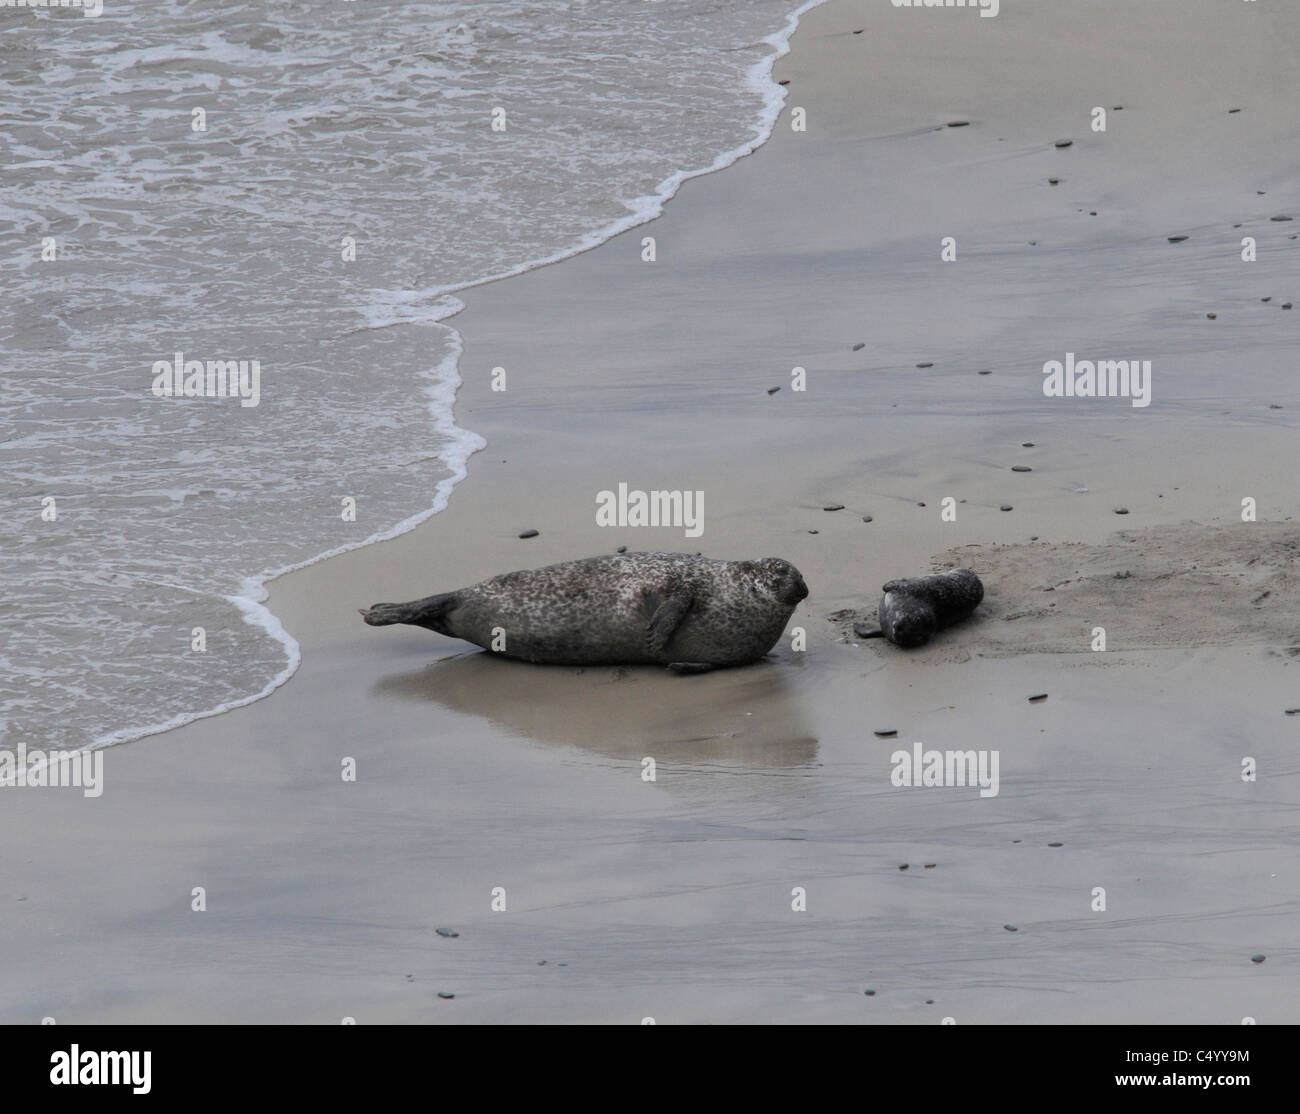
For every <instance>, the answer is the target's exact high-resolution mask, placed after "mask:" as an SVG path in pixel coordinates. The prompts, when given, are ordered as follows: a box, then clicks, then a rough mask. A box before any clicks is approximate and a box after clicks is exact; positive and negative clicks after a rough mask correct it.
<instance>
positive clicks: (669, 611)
mask: <svg viewBox="0 0 1300 1114" xmlns="http://www.w3.org/2000/svg"><path fill="white" fill-rule="evenodd" d="M694 602H695V597H694V596H692V595H691V594H690V592H688V591H687V590H686V589H684V588H682V589H678V590H677V591H675V592H673V594H672V595H671V596H669V597H668V598H667V599H666V600H664V602H663V603H661V604H660V605H659V606H658V607H657V608H655V613H654V614H653V615H651V616H650V623H649V626H648V627H647V628H646V637H645V642H646V649H647V650H649V651H650V654H651V655H652V656H653V657H656V658H657V657H659V655H660V654H662V653H663V652H664V651H665V650H666V649H668V643H669V642H670V641H671V640H672V637H673V635H674V634H676V633H677V628H678V627H680V626H681V625H682V620H683V619H685V618H686V613H687V612H688V611H690V609H691V604H693V603H694Z"/></svg>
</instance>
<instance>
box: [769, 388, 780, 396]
mask: <svg viewBox="0 0 1300 1114" xmlns="http://www.w3.org/2000/svg"><path fill="white" fill-rule="evenodd" d="M780 389H781V388H780V387H768V389H767V393H768V394H770V395H774V394H776V392H777V391H779V390H780Z"/></svg>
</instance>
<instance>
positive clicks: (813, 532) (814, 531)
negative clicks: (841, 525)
mask: <svg viewBox="0 0 1300 1114" xmlns="http://www.w3.org/2000/svg"><path fill="white" fill-rule="evenodd" d="M808 533H810V534H820V533H821V531H820V530H809V531H808Z"/></svg>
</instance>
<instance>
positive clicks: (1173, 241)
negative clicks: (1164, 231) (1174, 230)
mask: <svg viewBox="0 0 1300 1114" xmlns="http://www.w3.org/2000/svg"><path fill="white" fill-rule="evenodd" d="M1166 239H1168V241H1169V242H1170V243H1171V244H1181V243H1182V242H1183V241H1184V240H1186V239H1187V237H1186V236H1169V237H1166Z"/></svg>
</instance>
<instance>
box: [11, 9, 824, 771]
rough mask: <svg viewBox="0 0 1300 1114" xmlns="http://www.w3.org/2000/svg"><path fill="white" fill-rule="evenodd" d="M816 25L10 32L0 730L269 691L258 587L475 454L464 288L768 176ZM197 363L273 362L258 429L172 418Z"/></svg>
mask: <svg viewBox="0 0 1300 1114" xmlns="http://www.w3.org/2000/svg"><path fill="white" fill-rule="evenodd" d="M819 2H821V0H812V2H810V3H805V4H803V5H802V6H800V7H799V8H798V10H797V11H795V12H794V13H791V14H787V5H788V4H789V0H732V2H726V0H724V2H721V3H717V4H711V5H709V6H707V10H703V9H701V8H700V6H699V5H695V4H693V3H691V2H689V0H666V2H665V3H662V4H655V5H647V4H643V3H641V2H640V0H556V2H555V3H553V4H549V5H542V6H539V5H533V4H527V3H524V2H523V0H520V2H519V3H517V4H510V3H501V4H493V5H491V6H490V7H486V6H484V5H481V4H476V3H473V2H471V0H448V2H445V3H440V4H433V5H428V6H420V7H419V8H413V9H412V10H411V13H410V14H409V15H404V16H403V18H402V19H401V20H400V21H399V20H393V19H392V18H391V12H389V11H388V10H386V9H382V8H375V7H366V6H363V5H337V6H332V7H329V8H321V7H320V6H319V5H315V4H311V3H307V2H306V0H301V2H298V3H287V4H284V5H278V6H276V7H275V8H274V9H266V8H264V7H263V6H261V5H256V4H252V3H247V4H232V5H223V6H222V7H221V8H220V9H212V8H205V7H202V6H198V5H191V6H190V7H189V8H188V9H184V10H169V14H168V18H167V19H166V20H157V19H154V18H152V15H153V14H154V9H153V7H152V6H150V5H146V4H144V3H136V2H134V0H119V2H117V3H115V4H114V5H112V6H110V7H106V9H105V15H104V17H103V18H102V19H100V20H95V21H87V25H86V26H79V27H78V28H77V31H78V33H77V35H76V36H59V37H51V36H49V35H48V34H45V30H44V29H42V28H41V27H40V26H38V25H37V24H36V23H32V22H21V21H6V34H5V36H3V37H0V81H3V82H4V83H5V84H6V86H7V87H9V88H11V91H12V92H13V96H12V97H11V99H10V101H9V102H8V103H7V105H6V106H5V107H4V109H2V110H0V114H2V115H3V117H4V126H5V131H6V138H7V140H8V149H9V151H10V156H11V157H10V160H9V161H8V162H7V165H6V174H5V176H4V178H3V180H0V260H3V261H5V263H6V265H9V266H10V267H11V271H10V273H11V274H12V275H14V276H15V281H14V282H12V283H11V284H10V286H9V288H8V289H7V291H6V301H5V303H4V306H3V308H2V309H0V345H3V348H4V351H5V353H6V361H5V366H4V368H3V371H2V372H0V375H2V376H3V396H2V397H0V406H2V407H3V410H4V416H5V418H6V419H7V422H6V428H7V429H8V430H9V431H10V432H11V436H10V437H9V438H8V439H7V440H6V441H5V442H3V443H0V454H2V455H3V458H4V461H3V463H4V469H3V471H2V472H0V475H2V476H3V479H0V497H2V498H3V501H4V505H5V506H6V508H7V510H8V511H9V512H10V513H8V514H7V515H6V516H5V523H6V525H5V526H4V527H3V529H4V530H5V532H6V535H7V536H6V538H5V542H4V545H5V552H6V565H5V568H4V570H3V572H2V573H0V576H3V578H4V585H3V587H4V591H3V593H2V594H0V620H5V621H0V630H4V631H7V632H8V634H7V638H6V640H5V641H4V642H0V670H3V673H2V674H0V727H4V726H7V727H8V729H9V733H10V735H12V736H14V737H15V740H16V739H19V738H32V739H36V740H38V741H39V742H40V743H41V745H43V746H45V747H63V748H68V747H86V746H92V747H97V746H105V745H109V744H112V743H116V742H122V741H125V740H127V739H132V738H138V737H140V736H142V735H146V734H151V733H154V732H157V731H161V730H166V729H168V728H171V727H175V726H179V725H181V724H183V723H187V722H190V721H192V720H195V719H198V718H202V717H205V716H211V715H216V714H218V713H220V712H222V711H226V710H229V709H231V708H234V707H238V706H240V705H243V704H247V703H250V702H252V701H254V700H257V699H259V698H260V697H262V696H264V695H266V694H267V693H269V692H271V691H273V690H274V689H275V688H276V687H278V686H279V685H280V684H282V683H284V681H286V680H287V679H288V678H289V677H290V676H291V675H292V674H293V672H294V671H295V670H296V669H297V666H298V664H299V660H300V655H299V650H298V646H297V643H296V641H295V640H294V638H293V637H292V635H291V634H290V633H289V632H288V631H286V630H285V629H284V628H283V626H282V625H281V624H280V622H279V620H278V619H277V618H276V617H275V615H274V614H273V613H272V612H271V611H270V610H268V609H267V607H266V606H265V602H264V601H265V600H266V598H267V590H266V585H267V583H268V582H269V581H270V580H271V579H273V578H274V577H276V576H278V575H281V574H282V573H284V572H286V571H289V570H291V569H295V568H301V567H303V566H305V565H308V564H312V563H314V562H316V561H319V560H323V559H325V558H326V557H329V556H333V555H335V554H338V553H342V552H345V551H347V550H349V549H354V548H356V547H358V546H361V545H368V544H371V543H373V542H376V541H380V540H384V539H386V538H391V537H395V536H397V535H398V534H401V533H403V532H405V531H407V530H409V529H411V528H413V527H414V526H415V525H417V524H418V523H419V522H422V521H424V520H425V519H427V518H428V517H430V516H431V515H433V514H436V513H438V511H440V510H441V509H443V507H445V506H446V504H447V501H448V500H449V498H450V496H451V492H452V489H453V488H454V486H455V485H456V483H457V482H459V480H460V479H462V478H463V477H464V476H465V474H466V470H467V466H468V460H469V457H470V456H471V455H472V454H473V453H474V452H476V451H477V450H478V449H480V448H482V447H483V441H482V439H481V438H480V437H478V436H477V435H476V434H474V433H472V432H470V431H467V430H463V429H460V428H459V427H458V426H457V425H456V423H455V420H454V415H453V403H454V399H455V393H456V389H457V387H458V386H459V383H460V378H459V372H458V367H457V360H458V357H459V355H460V351H461V345H460V337H459V334H458V333H457V332H456V330H455V329H454V328H453V327H452V326H451V325H450V324H448V323H447V319H448V318H450V317H452V316H453V315H454V314H455V313H456V312H457V311H458V310H459V309H460V308H461V303H460V302H459V301H458V300H457V299H456V298H454V297H453V296H452V295H453V294H454V292H456V291H460V290H464V289H465V288H467V287H469V286H473V285H476V284H478V283H481V282H484V281H490V280H494V279H498V278H503V277H507V276H509V275H514V274H519V273H522V272H523V271H526V270H529V269H532V268H535V267H538V266H541V265H543V264H546V263H549V262H554V261H558V260H560V259H564V258H567V257H569V256H572V255H575V254H577V253H579V252H582V251H585V250H588V249H589V248H592V247H594V246H596V245H598V244H600V243H602V242H604V241H605V240H607V239H609V238H610V237H611V236H614V235H617V234H618V233H620V232H623V231H626V230H627V229H629V228H632V227H634V226H636V225H638V224H640V223H643V222H645V221H647V220H650V219H652V218H653V217H654V216H656V215H658V214H659V213H660V212H661V211H662V208H663V205H664V204H665V202H667V201H668V200H669V199H670V198H671V197H672V196H673V195H674V194H675V193H676V192H677V190H678V189H679V188H680V186H681V184H682V183H683V182H685V181H687V180H688V179H690V178H692V177H696V176H698V175H700V174H705V173H709V172H711V171H714V170H718V169H721V168H723V167H725V166H728V165H730V164H731V163H732V162H734V161H736V159H738V158H740V157H742V156H743V155H745V154H747V153H749V152H750V151H752V150H754V149H755V148H756V147H757V146H758V145H759V144H761V143H762V142H763V141H764V140H765V139H766V138H767V137H768V136H769V135H770V134H771V130H772V127H773V126H774V123H775V121H776V119H777V115H778V113H779V112H780V109H781V106H782V104H783V102H784V99H785V91H784V89H782V88H781V87H779V86H777V85H775V84H774V83H773V82H772V81H771V80H770V73H771V67H772V64H773V63H774V61H775V60H776V58H777V57H779V56H780V55H781V54H784V53H785V52H786V51H787V50H788V43H789V38H790V35H791V33H792V32H793V30H794V28H795V27H796V25H797V23H798V17H799V15H801V14H802V13H803V12H804V11H807V10H808V9H809V8H812V7H814V6H816V4H817V3H819ZM542 9H545V10H542ZM782 20H784V24H783V26H781V27H780V29H779V30H778V31H776V32H772V33H768V31H769V29H770V28H771V27H772V26H773V25H775V24H778V23H781V22H782ZM128 27H129V28H130V31H131V34H130V35H129V36H124V34H123V29H124V28H128ZM124 44H125V45H124ZM37 90H39V95H35V94H36V91H37ZM25 93H26V94H30V95H24V94H25ZM497 104H504V105H506V106H507V107H508V112H509V114H510V125H509V128H508V130H507V132H506V133H504V134H500V135H495V134H493V133H492V132H491V131H490V129H489V127H488V113H489V111H490V109H491V107H493V106H494V105H497ZM196 108H203V109H204V110H205V112H206V114H207V116H206V130H204V131H195V130H193V129H192V127H191V123H192V120H193V117H194V110H195V109H196ZM688 119H689V121H690V124H691V126H690V127H689V128H686V127H683V123H682V122H683V121H684V120H688ZM719 151H721V152H722V153H721V154H718V152H719ZM681 167H690V168H694V169H674V168H681ZM665 172H667V173H665ZM654 183H658V184H657V185H655V184H654ZM521 214H526V216H521ZM345 235H349V236H353V237H355V239H356V242H357V247H358V251H357V260H356V262H355V263H347V264H345V263H343V262H342V261H341V259H340V255H339V243H340V240H341V238H342V237H343V236H345ZM46 237H54V238H55V240H56V241H57V244H58V252H59V257H58V261H57V262H55V263H50V262H46V261H42V259H41V251H42V247H43V241H44V239H45V238H46ZM177 350H184V351H185V352H186V354H187V356H188V355H190V354H193V355H194V356H195V357H196V358H199V357H202V358H206V359H226V358H230V357H232V356H233V357H239V358H248V359H258V360H260V362H261V368H262V384H261V390H262V398H261V403H260V405H259V406H258V407H257V408H255V409H251V410H245V411H242V412H241V411H240V408H239V407H238V406H237V405H236V406H235V407H234V408H233V409H232V408H229V407H224V408H223V404H222V400H220V399H183V398H169V399H154V398H152V397H151V396H150V395H149V392H148V386H149V369H150V367H151V365H152V363H153V362H154V361H155V360H158V359H170V358H171V356H172V354H173V353H174V352H175V351H177ZM415 398H422V399H423V401H424V403H425V405H424V406H422V407H421V406H414V407H413V406H412V405H411V403H412V400H413V399H415ZM48 496H53V497H54V498H55V499H56V501H57V508H58V516H57V519H56V520H55V521H54V522H46V521H43V520H42V518H41V508H42V500H43V499H45V498H46V497H48ZM344 496H346V497H351V498H354V499H355V500H356V503H357V506H358V508H359V512H358V521H357V522H356V523H347V522H345V521H343V520H342V519H341V518H340V516H339V513H338V502H339V499H340V497H344ZM259 567H260V568H261V569H262V571H261V572H258V573H252V572H251V570H254V569H257V568H259ZM193 627H203V628H204V629H205V632H206V636H207V649H206V651H205V652H204V653H202V654H200V653H197V652H195V651H193V650H192V649H191V648H190V632H191V629H192V628H193Z"/></svg>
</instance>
